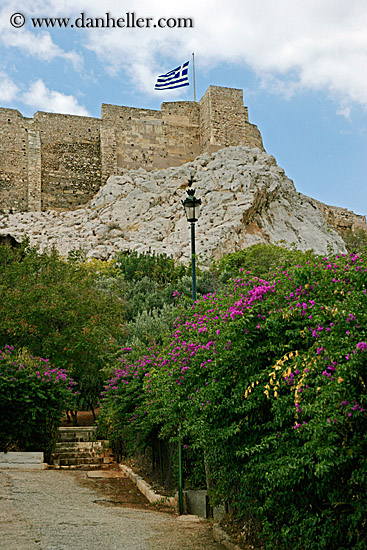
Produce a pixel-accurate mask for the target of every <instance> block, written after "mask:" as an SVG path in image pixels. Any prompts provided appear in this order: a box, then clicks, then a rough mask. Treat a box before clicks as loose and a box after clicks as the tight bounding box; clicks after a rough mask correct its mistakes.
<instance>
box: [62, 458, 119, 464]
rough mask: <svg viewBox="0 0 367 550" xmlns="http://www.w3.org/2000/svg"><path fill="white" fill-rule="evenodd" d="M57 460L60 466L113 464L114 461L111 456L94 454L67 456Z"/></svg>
mask: <svg viewBox="0 0 367 550" xmlns="http://www.w3.org/2000/svg"><path fill="white" fill-rule="evenodd" d="M57 462H58V464H59V466H83V465H84V466H86V465H88V466H89V465H90V464H111V462H113V459H112V457H110V456H104V457H97V456H93V457H90V458H80V457H74V458H70V457H67V458H60V459H59V460H58V461H57Z"/></svg>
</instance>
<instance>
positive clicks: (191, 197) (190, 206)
mask: <svg viewBox="0 0 367 550" xmlns="http://www.w3.org/2000/svg"><path fill="white" fill-rule="evenodd" d="M181 202H182V204H183V206H184V208H185V213H186V218H187V221H188V222H189V223H190V224H191V273H192V301H193V302H195V300H196V269H195V223H196V222H197V221H198V218H199V215H200V205H201V199H197V198H196V197H195V190H194V189H188V190H187V197H186V199H185V200H184V201H181ZM178 436H179V443H178V502H179V508H180V514H183V491H182V442H181V424H180V425H179V427H178Z"/></svg>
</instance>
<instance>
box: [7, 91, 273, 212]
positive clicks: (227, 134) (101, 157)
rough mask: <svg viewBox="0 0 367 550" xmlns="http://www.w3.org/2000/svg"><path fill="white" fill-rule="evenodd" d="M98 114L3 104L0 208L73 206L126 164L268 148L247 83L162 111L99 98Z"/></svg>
mask: <svg viewBox="0 0 367 550" xmlns="http://www.w3.org/2000/svg"><path fill="white" fill-rule="evenodd" d="M101 111H102V112H101V119H97V118H92V117H81V116H74V115H61V114H51V113H44V112H37V113H35V115H34V117H33V118H25V117H23V116H22V115H21V114H20V113H19V112H18V111H16V110H13V109H1V108H0V212H2V213H8V212H26V211H40V210H49V209H53V210H71V209H75V208H76V207H78V206H81V205H83V204H85V203H86V202H87V201H88V200H89V199H90V198H91V197H92V196H93V195H94V194H95V193H96V192H97V191H98V189H99V187H100V186H101V185H103V184H104V183H105V182H106V181H107V178H108V177H109V176H110V175H111V174H118V173H120V172H121V169H137V168H139V167H143V168H145V169H147V170H152V169H164V168H168V167H170V166H179V165H181V164H184V163H186V162H189V161H192V160H194V159H195V158H196V157H197V156H198V155H200V154H201V153H204V152H213V151H217V150H218V149H220V148H223V147H227V146H230V145H246V146H249V147H258V148H260V149H262V150H263V149H264V148H263V144H262V139H261V135H260V132H259V131H258V129H257V127H256V126H254V125H253V124H250V123H249V120H248V112H247V108H246V107H244V105H243V94H242V90H237V89H232V88H221V87H217V86H210V88H209V89H208V90H207V92H206V93H205V94H204V96H203V98H202V99H201V100H200V102H198V103H194V102H192V101H178V102H171V103H163V104H162V107H161V110H160V111H155V110H149V109H139V108H134V107H120V106H117V105H105V104H103V105H102V110H101Z"/></svg>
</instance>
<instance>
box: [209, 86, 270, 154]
mask: <svg viewBox="0 0 367 550" xmlns="http://www.w3.org/2000/svg"><path fill="white" fill-rule="evenodd" d="M200 111H201V117H200V121H201V126H200V134H201V138H202V142H201V143H202V149H203V151H202V152H214V151H217V150H218V149H220V148H222V147H229V146H231V145H249V146H250V147H258V148H259V149H262V150H264V147H263V143H262V138H261V134H260V132H259V130H258V129H257V126H255V125H254V124H250V122H249V119H248V110H247V107H244V105H243V92H242V90H238V89H235V88H222V87H218V86H210V87H209V89H208V90H207V91H206V92H205V94H204V96H203V97H202V99H201V100H200Z"/></svg>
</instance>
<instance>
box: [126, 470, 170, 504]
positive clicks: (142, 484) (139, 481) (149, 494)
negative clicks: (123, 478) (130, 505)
mask: <svg viewBox="0 0 367 550" xmlns="http://www.w3.org/2000/svg"><path fill="white" fill-rule="evenodd" d="M118 466H119V468H120V470H121V471H122V472H124V474H126V475H128V476H129V478H130V479H131V480H132V481H133V482H134V483H135V485H136V486H137V488H138V489H139V491H140V492H141V493H142V494H143V495H144V496H145V497H146V498H147V499H148V500H149V502H150V503H151V504H164V505H165V506H170V507H171V508H175V509H177V508H178V502H177V499H176V498H175V497H165V496H162V495H159V494H157V493H155V492H154V491H153V489H152V487H151V486H150V485H149V483H147V482H146V481H145V480H144V479H143V478H142V477H141V476H139V475H138V474H136V473H135V472H134V471H133V470H132V469H131V468H129V467H128V466H126V465H125V464H119V465H118Z"/></svg>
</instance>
